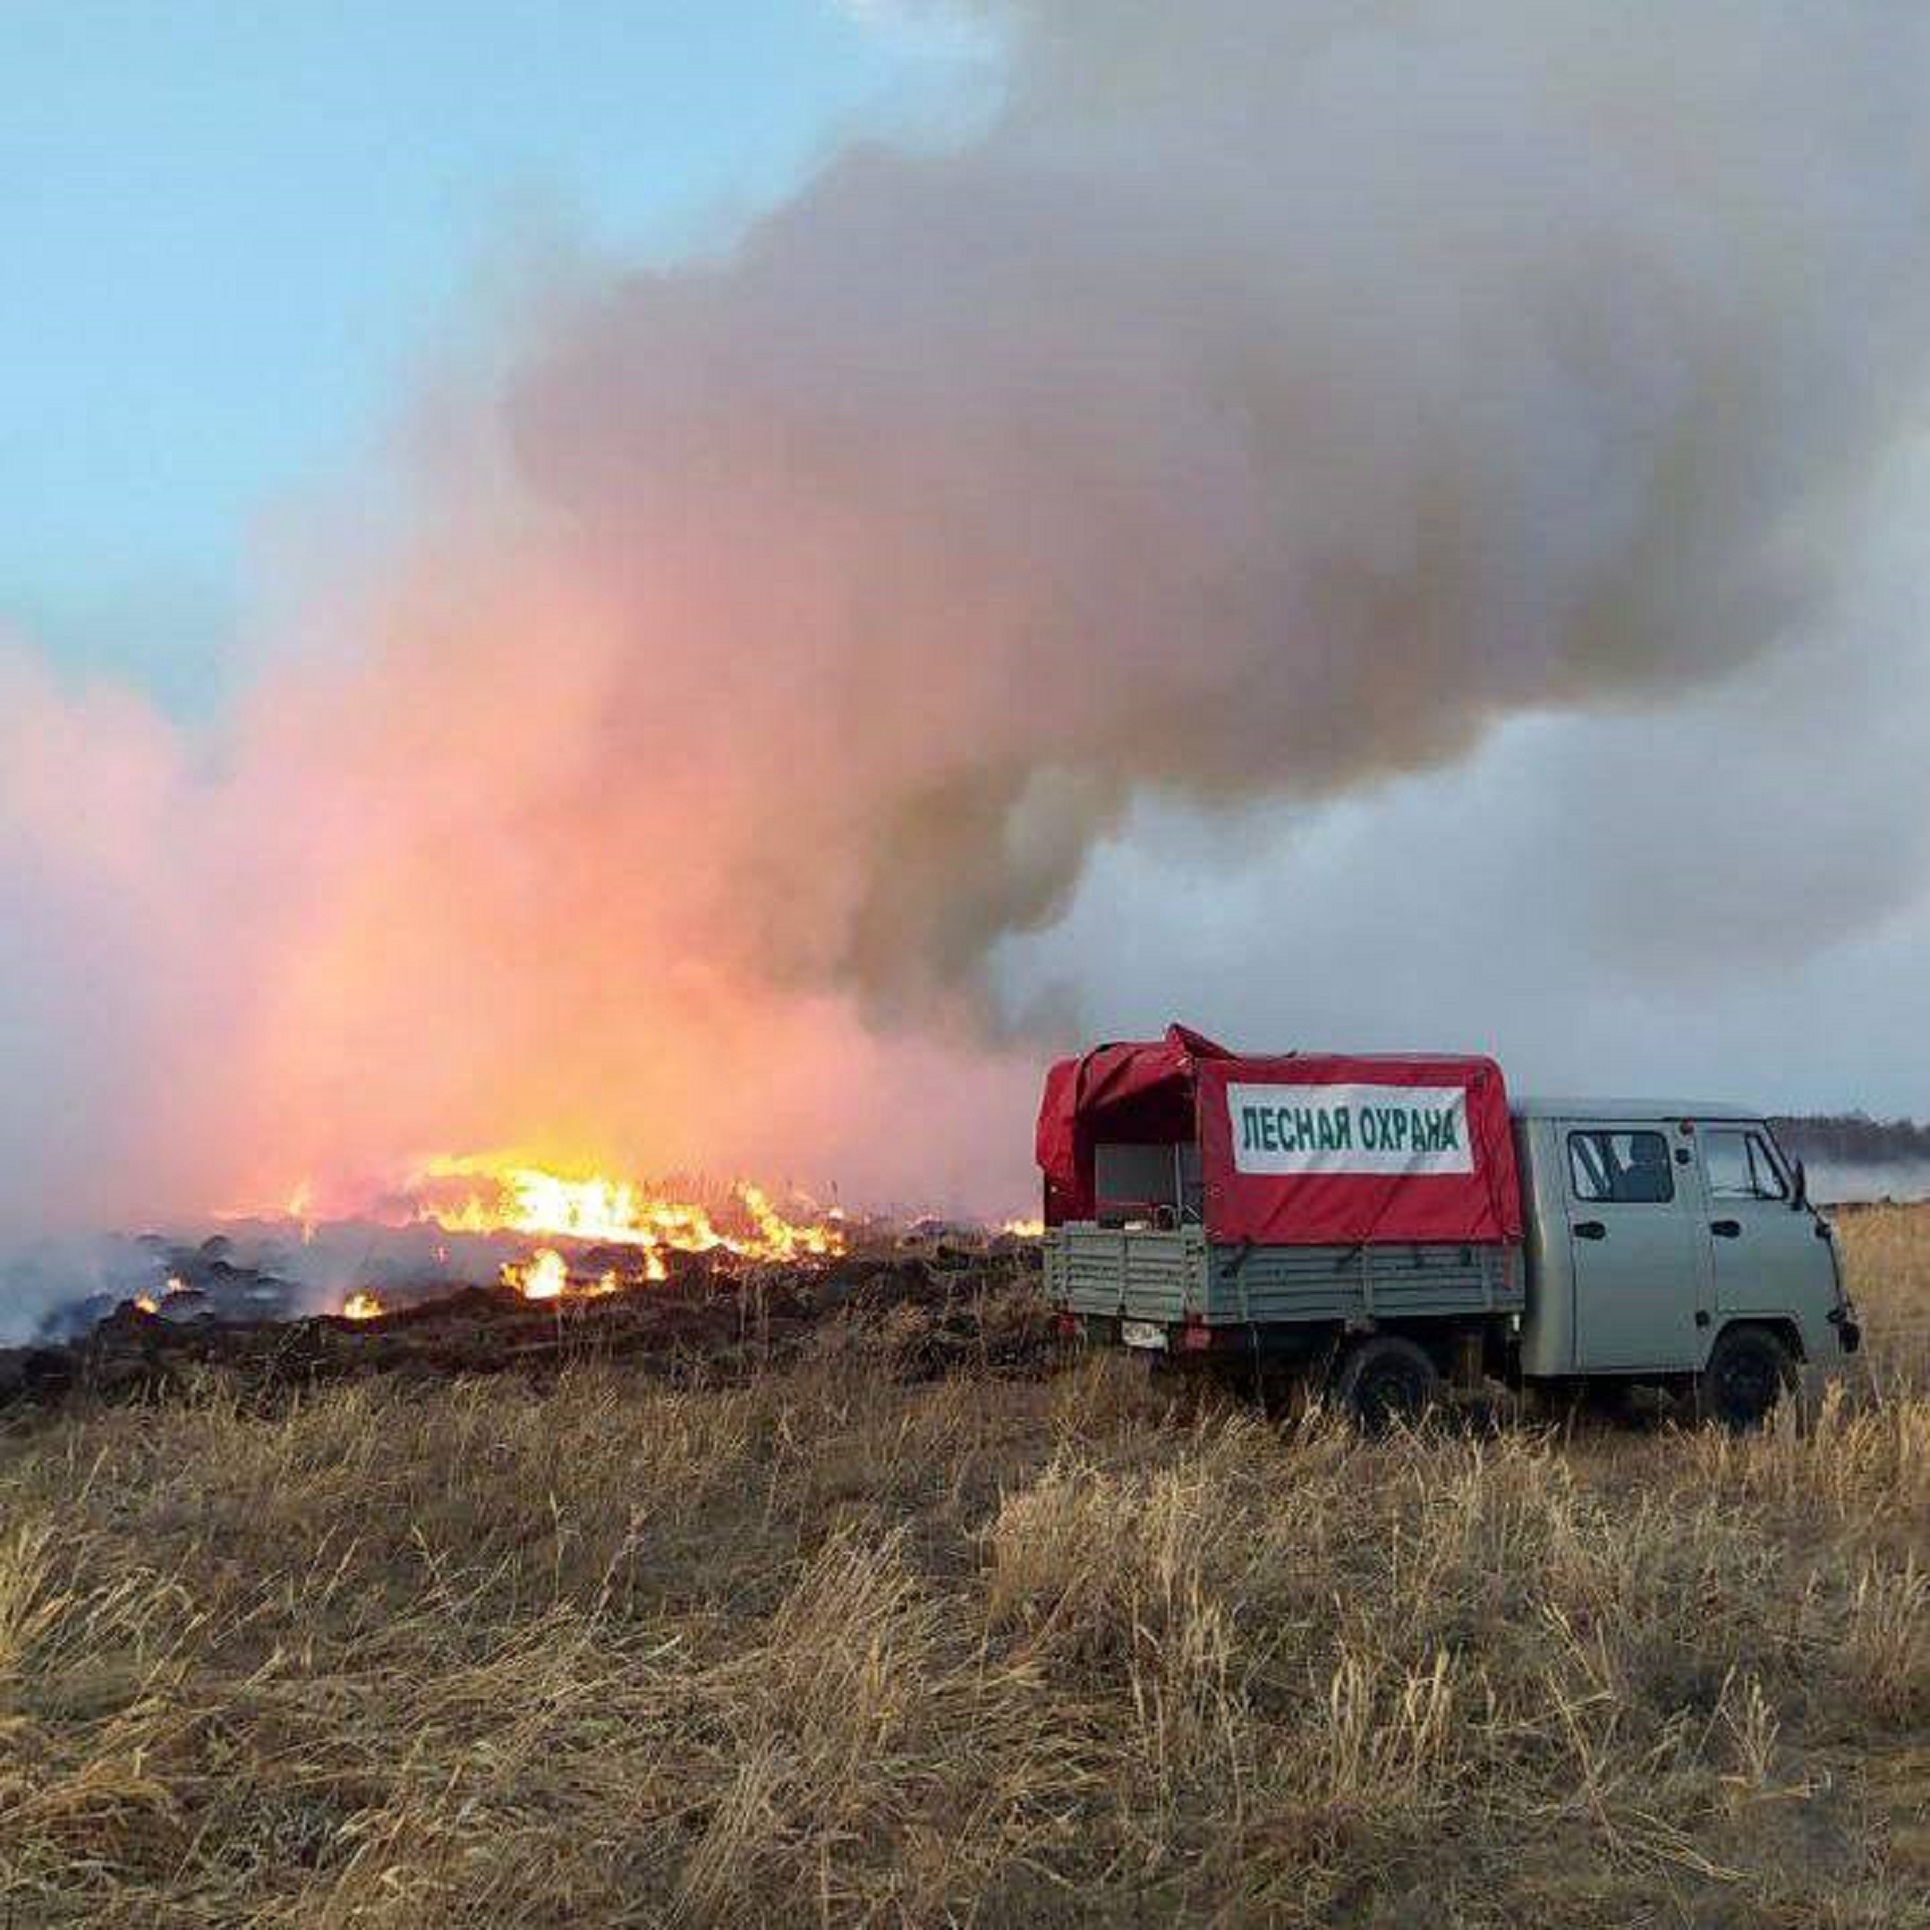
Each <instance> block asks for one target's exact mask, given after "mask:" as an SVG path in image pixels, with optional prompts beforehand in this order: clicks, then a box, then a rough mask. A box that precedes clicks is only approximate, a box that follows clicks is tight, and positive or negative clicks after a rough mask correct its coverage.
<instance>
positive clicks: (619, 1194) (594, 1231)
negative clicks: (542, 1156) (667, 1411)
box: [417, 1158, 845, 1299]
mask: <svg viewBox="0 0 1930 1930" xmlns="http://www.w3.org/2000/svg"><path fill="white" fill-rule="evenodd" d="M452 1181H455V1182H461V1186H460V1188H459V1189H452V1188H451V1186H450V1182H452ZM417 1185H418V1190H419V1192H420V1193H421V1194H422V1195H423V1197H424V1205H423V1208H422V1212H423V1217H424V1218H426V1219H429V1220H431V1221H433V1222H434V1223H435V1224H436V1225H438V1226H441V1227H443V1228H444V1229H445V1230H446V1231H448V1232H451V1233H503V1232H512V1233H526V1234H529V1235H530V1236H532V1237H534V1238H545V1239H569V1240H583V1241H587V1242H593V1243H596V1244H599V1245H605V1246H626V1247H635V1248H637V1249H638V1250H639V1252H640V1254H641V1256H642V1260H643V1266H642V1269H641V1271H642V1274H643V1277H644V1278H645V1279H647V1280H664V1279H668V1278H669V1269H668V1267H667V1266H666V1264H665V1260H664V1256H665V1254H667V1253H673V1252H680V1253H712V1252H723V1253H729V1254H733V1255H735V1256H736V1257H737V1258H739V1259H745V1260H767V1261H778V1262H783V1261H794V1260H800V1259H828V1258H834V1257H835V1256H837V1255H838V1254H841V1253H842V1252H843V1251H844V1250H845V1235H844V1229H843V1227H842V1226H841V1225H840V1224H838V1221H837V1219H836V1217H835V1216H829V1215H827V1216H826V1217H825V1218H823V1219H814V1220H794V1219H791V1218H789V1217H788V1216H787V1215H786V1214H784V1213H783V1212H781V1211H780V1210H779V1209H778V1207H777V1206H776V1205H775V1204H774V1203H773V1201H772V1200H771V1197H770V1195H769V1194H768V1193H766V1192H765V1191H764V1190H763V1188H761V1187H758V1186H753V1185H751V1184H750V1182H749V1181H747V1180H741V1181H739V1182H738V1183H737V1185H736V1186H735V1187H733V1188H732V1195H733V1198H734V1200H735V1202H736V1205H737V1208H738V1212H739V1215H740V1216H741V1220H742V1222H743V1226H742V1228H741V1229H740V1230H736V1231H733V1230H729V1229H728V1228H726V1227H720V1226H719V1225H718V1224H717V1222H716V1220H715V1219H714V1218H713V1217H712V1214H711V1210H710V1209H709V1208H708V1207H706V1206H703V1205H700V1204H698V1203H697V1202H696V1201H693V1200H673V1199H661V1198H657V1197H654V1196H652V1195H650V1194H647V1193H645V1192H644V1191H643V1189H642V1188H641V1187H638V1186H636V1185H634V1184H632V1183H631V1182H630V1181H628V1180H619V1179H611V1178H609V1177H608V1176H606V1175H604V1174H600V1173H596V1174H591V1175H589V1176H587V1177H584V1178H580V1179H572V1178H568V1177H566V1176H565V1175H563V1174H561V1173H553V1172H549V1171H546V1170H545V1169H544V1168H542V1167H540V1166H522V1165H513V1164H506V1163H498V1162H496V1161H493V1160H488V1159H477V1158H465V1159H438V1160H434V1161H431V1162H430V1164H429V1165H428V1166H427V1167H425V1168H424V1170H423V1173H422V1175H421V1176H420V1178H419V1180H418V1183H417ZM546 1260H554V1262H555V1264H554V1266H546V1265H545V1261H546ZM512 1272H513V1273H514V1275H515V1277H514V1278H513V1279H512V1278H510V1275H511V1273H512ZM504 1277H505V1279H506V1280H508V1283H509V1284H510V1285H512V1286H515V1287H516V1288H517V1290H518V1291H519V1292H521V1293H522V1294H523V1295H524V1296H525V1297H526V1298H529V1299H553V1298H555V1297H556V1295H557V1294H559V1293H561V1292H563V1291H565V1284H564V1283H565V1282H566V1281H567V1277H568V1268H567V1267H566V1266H565V1265H564V1263H563V1261H562V1259H561V1257H560V1256H558V1255H557V1254H556V1253H555V1251H554V1249H549V1248H546V1249H543V1250H541V1251H539V1252H537V1253H536V1254H535V1255H534V1256H533V1257H532V1258H531V1259H530V1260H529V1261H528V1262H522V1263H518V1262H512V1263H511V1265H510V1266H509V1267H506V1268H505V1269H504ZM552 1280H553V1281H555V1282H556V1284H555V1285H554V1286H551V1285H550V1284H549V1283H550V1282H551V1281H552ZM606 1282H607V1284H606ZM617 1284H618V1283H617V1280H616V1276H615V1274H614V1273H613V1272H612V1273H606V1274H605V1275H604V1276H602V1277H601V1278H599V1280H598V1281H597V1283H596V1286H595V1288H594V1289H592V1290H594V1291H600V1292H614V1291H615V1290H616V1286H617ZM536 1289H540V1290H536Z"/></svg>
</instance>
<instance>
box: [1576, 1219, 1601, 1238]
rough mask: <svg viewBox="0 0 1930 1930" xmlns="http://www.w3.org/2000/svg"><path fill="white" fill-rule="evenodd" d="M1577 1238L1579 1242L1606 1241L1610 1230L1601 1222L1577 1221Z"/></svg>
mask: <svg viewBox="0 0 1930 1930" xmlns="http://www.w3.org/2000/svg"><path fill="white" fill-rule="evenodd" d="M1575 1238H1576V1239H1578V1240H1605V1239H1607V1238H1608V1228H1607V1227H1605V1226H1604V1225H1603V1224H1602V1223H1601V1221H1600V1220H1577V1221H1576V1222H1575Z"/></svg>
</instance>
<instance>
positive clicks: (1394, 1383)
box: [1333, 1334, 1441, 1434]
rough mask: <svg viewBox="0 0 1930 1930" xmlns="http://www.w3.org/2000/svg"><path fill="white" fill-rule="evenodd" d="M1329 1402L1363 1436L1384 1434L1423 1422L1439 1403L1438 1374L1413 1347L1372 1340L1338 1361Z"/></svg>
mask: <svg viewBox="0 0 1930 1930" xmlns="http://www.w3.org/2000/svg"><path fill="white" fill-rule="evenodd" d="M1333 1396H1334V1401H1335V1403H1336V1405H1338V1406H1339V1407H1340V1408H1341V1409H1342V1411H1343V1412H1344V1413H1346V1414H1347V1415H1348V1416H1349V1418H1350V1419H1351V1420H1352V1421H1353V1423H1354V1425H1355V1426H1356V1427H1358V1428H1359V1429H1360V1430H1361V1432H1362V1433H1363V1434H1383V1433H1385V1432H1386V1431H1387V1429H1388V1428H1389V1427H1391V1426H1393V1425H1394V1424H1395V1423H1396V1422H1399V1423H1400V1424H1402V1425H1403V1426H1410V1427H1411V1426H1412V1425H1413V1424H1414V1423H1415V1422H1417V1421H1420V1420H1423V1419H1425V1418H1426V1416H1427V1414H1428V1413H1429V1411H1430V1410H1431V1409H1432V1408H1433V1407H1434V1406H1435V1405H1436V1403H1437V1402H1438V1401H1439V1400H1440V1398H1441V1373H1440V1369H1439V1368H1437V1367H1436V1366H1435V1365H1434V1363H1433V1361H1432V1360H1430V1359H1429V1358H1428V1355H1427V1350H1426V1349H1425V1348H1423V1347H1419V1346H1417V1345H1415V1343H1414V1342H1413V1341H1411V1340H1405V1339H1403V1338H1402V1337H1401V1336H1400V1335H1399V1334H1370V1335H1369V1336H1368V1337H1367V1338H1366V1339H1365V1340H1362V1341H1358V1342H1356V1343H1355V1345H1354V1346H1352V1347H1351V1348H1349V1349H1348V1351H1347V1353H1346V1355H1345V1356H1344V1358H1343V1359H1342V1360H1341V1363H1340V1371H1339V1372H1338V1373H1337V1374H1335V1376H1334V1381H1333Z"/></svg>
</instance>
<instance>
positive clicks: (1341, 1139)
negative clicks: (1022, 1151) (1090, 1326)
mask: <svg viewBox="0 0 1930 1930" xmlns="http://www.w3.org/2000/svg"><path fill="white" fill-rule="evenodd" d="M1236 1119H1237V1122H1238V1124H1237V1126H1236ZM1316 1129H1317V1130H1316ZM1183 1134H1190V1136H1191V1138H1192V1141H1193V1143H1195V1144H1197V1145H1198V1146H1199V1148H1200V1168H1201V1181H1202V1208H1203V1218H1204V1220H1205V1224H1206V1229H1207V1234H1208V1237H1209V1239H1211V1240H1213V1241H1215V1242H1216V1243H1253V1244H1279V1245H1303V1244H1304V1245H1317V1244H1329V1243H1336V1242H1345V1243H1352V1244H1363V1245H1368V1244H1389V1243H1395V1242H1402V1241H1449V1242H1455V1243H1460V1244H1485V1243H1491V1242H1496V1243H1506V1242H1513V1241H1518V1240H1519V1239H1520V1237H1521V1198H1520V1188H1519V1182H1518V1178H1517V1174H1516V1169H1515V1158H1514V1141H1513V1135H1512V1131H1511V1127H1510V1124H1509V1118H1508V1102H1507V1091H1506V1086H1505V1083H1504V1081H1503V1078H1502V1074H1501V1068H1500V1067H1499V1066H1498V1065H1497V1064H1496V1063H1495V1062H1494V1060H1492V1059H1489V1058H1483V1057H1478V1056H1470V1055H1431V1056H1424V1055H1408V1056H1400V1057H1391V1056H1363V1055H1353V1054H1316V1053H1286V1054H1271V1055H1265V1056H1247V1055H1239V1054H1235V1053H1232V1052H1229V1051H1228V1050H1227V1049H1226V1048H1225V1047H1224V1046H1221V1045H1217V1044H1216V1043H1214V1041H1212V1040H1210V1039H1207V1038H1205V1037H1203V1036H1202V1035H1201V1034H1199V1033H1196V1032H1192V1031H1190V1030H1188V1029H1187V1028H1186V1027H1184V1026H1180V1025H1173V1026H1169V1027H1168V1028H1167V1031H1166V1035H1165V1037H1164V1038H1162V1039H1159V1040H1149V1041H1139V1042H1122V1043H1113V1044H1108V1045H1103V1046H1098V1047H1095V1048H1094V1049H1093V1050H1092V1051H1091V1052H1088V1053H1086V1054H1085V1055H1083V1056H1082V1057H1080V1058H1078V1059H1069V1060H1062V1061H1060V1063H1059V1064H1058V1065H1056V1066H1054V1067H1053V1068H1052V1070H1051V1071H1050V1072H1049V1073H1048V1075H1047V1079H1046V1090H1045V1095H1044V1099H1043V1101H1042V1104H1041V1108H1040V1115H1039V1130H1038V1155H1039V1164H1040V1167H1041V1168H1042V1170H1043V1173H1044V1177H1045V1217H1046V1221H1047V1224H1048V1225H1057V1224H1063V1223H1064V1222H1066V1221H1069V1220H1089V1219H1092V1218H1094V1217H1095V1215H1096V1212H1097V1210H1098V1208H1099V1206H1100V1204H1101V1203H1100V1202H1099V1201H1098V1200H1097V1199H1096V1198H1095V1195H1094V1188H1093V1152H1092V1149H1093V1146H1094V1144H1095V1143H1096V1141H1097V1140H1099V1139H1101V1138H1104V1139H1106V1140H1109V1141H1123V1142H1126V1143H1139V1144H1148V1145H1163V1144H1167V1143H1172V1142H1179V1143H1183V1140H1182V1138H1181V1136H1182V1135H1183ZM1236 1139H1237V1140H1238V1143H1236ZM1316 1141H1317V1142H1318V1143H1316Z"/></svg>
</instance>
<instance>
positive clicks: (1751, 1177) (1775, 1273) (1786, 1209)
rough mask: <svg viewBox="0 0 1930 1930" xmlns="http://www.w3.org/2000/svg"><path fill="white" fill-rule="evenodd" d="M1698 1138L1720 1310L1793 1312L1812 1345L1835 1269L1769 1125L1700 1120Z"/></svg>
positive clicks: (1829, 1301) (1830, 1300)
mask: <svg viewBox="0 0 1930 1930" xmlns="http://www.w3.org/2000/svg"><path fill="white" fill-rule="evenodd" d="M1696 1138H1697V1140H1698V1141H1699V1142H1700V1144H1701V1147H1702V1180H1703V1184H1704V1186H1705V1187H1706V1188H1707V1191H1708V1224H1709V1251H1710V1257H1711V1259H1712V1261H1713V1264H1714V1271H1715V1304H1716V1306H1717V1308H1718V1309H1719V1310H1720V1311H1721V1312H1723V1313H1725V1314H1747V1313H1758V1314H1771V1315H1784V1316H1789V1317H1793V1318H1794V1319H1795V1320H1796V1321H1797V1323H1798V1325H1799V1326H1800V1327H1801V1328H1802V1330H1803V1333H1804V1339H1805V1342H1806V1343H1810V1344H1813V1342H1814V1340H1815V1338H1817V1337H1818V1336H1819V1335H1820V1333H1821V1331H1822V1329H1821V1325H1820V1323H1821V1322H1822V1321H1823V1320H1824V1319H1825V1318H1826V1316H1827V1315H1828V1313H1829V1310H1830V1308H1831V1307H1832V1306H1833V1305H1834V1304H1835V1298H1836V1291H1835V1272H1834V1269H1833V1267H1832V1265H1831V1263H1830V1258H1829V1250H1828V1248H1827V1247H1826V1246H1825V1245H1824V1244H1823V1242H1822V1241H1820V1240H1819V1239H1818V1238H1817V1236H1816V1221H1815V1218H1814V1216H1813V1215H1811V1214H1808V1213H1802V1212H1798V1211H1796V1210H1795V1207H1794V1205H1793V1203H1792V1188H1791V1185H1790V1180H1789V1174H1788V1172H1787V1170H1786V1169H1785V1168H1784V1166H1783V1163H1782V1160H1781V1159H1780V1158H1779V1157H1778V1156H1777V1153H1776V1149H1775V1147H1774V1145H1773V1144H1772V1143H1771V1140H1770V1137H1769V1133H1768V1130H1767V1128H1765V1127H1763V1126H1760V1125H1755V1124H1752V1123H1749V1122H1747V1121H1743V1122H1740V1123H1734V1122H1731V1121H1728V1120H1720V1121H1716V1122H1713V1123H1709V1124H1703V1125H1699V1126H1698V1127H1697V1128H1696Z"/></svg>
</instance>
